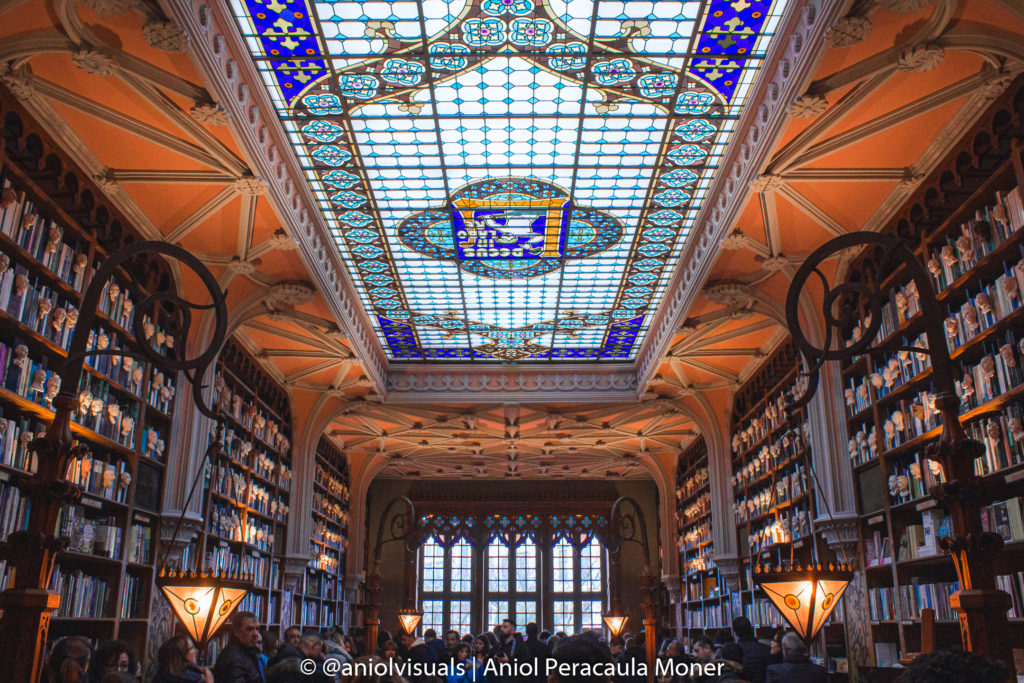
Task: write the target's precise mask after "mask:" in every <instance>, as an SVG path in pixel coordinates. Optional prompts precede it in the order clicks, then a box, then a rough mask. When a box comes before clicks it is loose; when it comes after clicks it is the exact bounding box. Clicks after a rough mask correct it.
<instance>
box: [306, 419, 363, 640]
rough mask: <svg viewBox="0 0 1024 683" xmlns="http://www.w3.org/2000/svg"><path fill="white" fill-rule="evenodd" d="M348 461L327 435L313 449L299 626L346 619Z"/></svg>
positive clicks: (328, 624)
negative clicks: (310, 522) (309, 522)
mask: <svg viewBox="0 0 1024 683" xmlns="http://www.w3.org/2000/svg"><path fill="white" fill-rule="evenodd" d="M350 481H351V480H350V478H349V470H348V459H347V457H346V456H345V454H344V453H343V452H342V451H341V450H340V449H339V448H338V447H337V446H335V445H334V444H333V443H332V442H331V441H330V440H329V439H328V438H327V437H326V436H321V437H320V441H319V443H317V447H316V474H315V477H314V479H313V510H312V512H311V514H312V517H313V534H312V537H311V538H310V539H309V554H310V557H311V558H312V559H311V560H310V563H309V567H308V568H307V570H306V574H305V577H304V581H303V584H304V585H303V586H302V587H301V588H302V590H301V592H300V594H297V595H296V597H295V601H296V612H295V614H297V615H299V617H300V623H302V624H304V625H307V626H313V627H318V628H333V627H334V626H337V625H339V624H342V623H343V622H344V619H345V610H346V604H345V601H344V599H343V598H344V594H345V586H344V579H345V551H346V549H347V548H348V512H349V484H350Z"/></svg>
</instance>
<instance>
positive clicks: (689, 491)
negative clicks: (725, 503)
mask: <svg viewBox="0 0 1024 683" xmlns="http://www.w3.org/2000/svg"><path fill="white" fill-rule="evenodd" d="M707 485H708V468H707V467H698V468H697V469H695V470H694V471H692V472H690V473H689V474H688V475H687V476H686V479H685V480H684V481H682V482H679V484H678V485H677V486H676V500H683V499H684V498H689V497H690V496H692V495H693V494H694V493H696V492H697V491H700V490H701V489H702V488H704V487H705V486H707Z"/></svg>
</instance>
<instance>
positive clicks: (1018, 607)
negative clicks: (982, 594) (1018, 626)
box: [996, 572, 1024, 619]
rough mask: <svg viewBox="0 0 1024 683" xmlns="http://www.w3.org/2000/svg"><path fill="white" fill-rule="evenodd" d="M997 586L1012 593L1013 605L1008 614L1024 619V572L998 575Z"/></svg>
mask: <svg viewBox="0 0 1024 683" xmlns="http://www.w3.org/2000/svg"><path fill="white" fill-rule="evenodd" d="M996 587H997V588H999V589H1000V590H1003V591H1006V592H1007V593H1009V594H1010V601H1011V603H1012V607H1010V611H1009V612H1007V613H1006V616H1008V617H1009V618H1010V619H1024V572H1017V573H1015V574H1005V575H1002V576H997V577H996Z"/></svg>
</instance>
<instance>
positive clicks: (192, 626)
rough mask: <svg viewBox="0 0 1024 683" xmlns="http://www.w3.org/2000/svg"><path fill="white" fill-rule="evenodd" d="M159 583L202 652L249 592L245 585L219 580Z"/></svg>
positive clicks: (183, 579)
mask: <svg viewBox="0 0 1024 683" xmlns="http://www.w3.org/2000/svg"><path fill="white" fill-rule="evenodd" d="M157 583H158V585H159V586H160V590H162V591H163V594H164V598H165V599H166V600H167V602H168V603H170V605H171V609H173V610H174V613H175V615H177V617H178V619H179V620H180V621H181V623H182V624H183V625H184V626H185V629H186V630H187V631H188V634H189V635H190V636H191V637H192V640H193V641H195V643H196V647H198V648H199V650H200V651H205V648H206V644H207V642H209V640H210V638H212V637H213V635H214V634H215V633H216V632H217V629H219V628H220V627H221V626H223V625H224V623H225V622H226V621H227V620H228V617H230V616H231V613H232V612H234V611H235V608H236V607H238V605H239V604H240V603H241V602H242V599H243V598H244V597H245V595H246V593H248V592H249V591H248V588H247V587H246V586H245V585H244V584H243V585H238V582H233V581H226V580H222V579H219V578H217V577H199V576H188V575H181V576H178V577H160V578H159V579H158V581H157Z"/></svg>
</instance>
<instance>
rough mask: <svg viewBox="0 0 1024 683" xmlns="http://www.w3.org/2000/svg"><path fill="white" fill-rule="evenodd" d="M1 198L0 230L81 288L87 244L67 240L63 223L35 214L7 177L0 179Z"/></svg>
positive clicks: (86, 273) (87, 270)
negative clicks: (2, 198)
mask: <svg viewBox="0 0 1024 683" xmlns="http://www.w3.org/2000/svg"><path fill="white" fill-rule="evenodd" d="M0 184H2V186H3V190H2V191H3V193H4V194H3V197H4V201H2V202H0V232H3V234H4V235H6V236H7V237H8V238H10V240H11V241H12V242H14V243H16V244H17V245H18V246H20V247H21V248H22V249H24V250H25V252H27V253H28V255H29V256H30V257H32V258H33V259H35V260H36V261H38V262H39V264H40V265H42V266H43V267H44V268H46V269H47V270H49V271H50V272H52V273H53V274H54V276H55V277H56V278H57V279H59V280H61V281H63V282H65V283H67V284H68V285H70V286H71V287H73V288H74V289H76V290H78V291H82V287H83V286H84V284H85V282H86V280H87V279H88V277H90V276H91V274H92V269H91V268H86V263H87V261H88V256H87V254H86V252H87V251H88V247H87V246H86V245H84V244H82V243H81V242H79V241H77V240H73V239H67V236H66V234H65V230H64V226H62V225H61V224H60V223H58V222H57V221H54V220H53V219H51V218H46V217H43V216H40V215H39V214H38V210H37V208H36V206H35V204H34V203H33V202H32V201H31V200H29V199H27V198H26V196H25V193H24V192H18V191H16V190H15V188H14V187H13V186H12V184H11V181H10V179H9V178H3V179H0Z"/></svg>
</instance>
